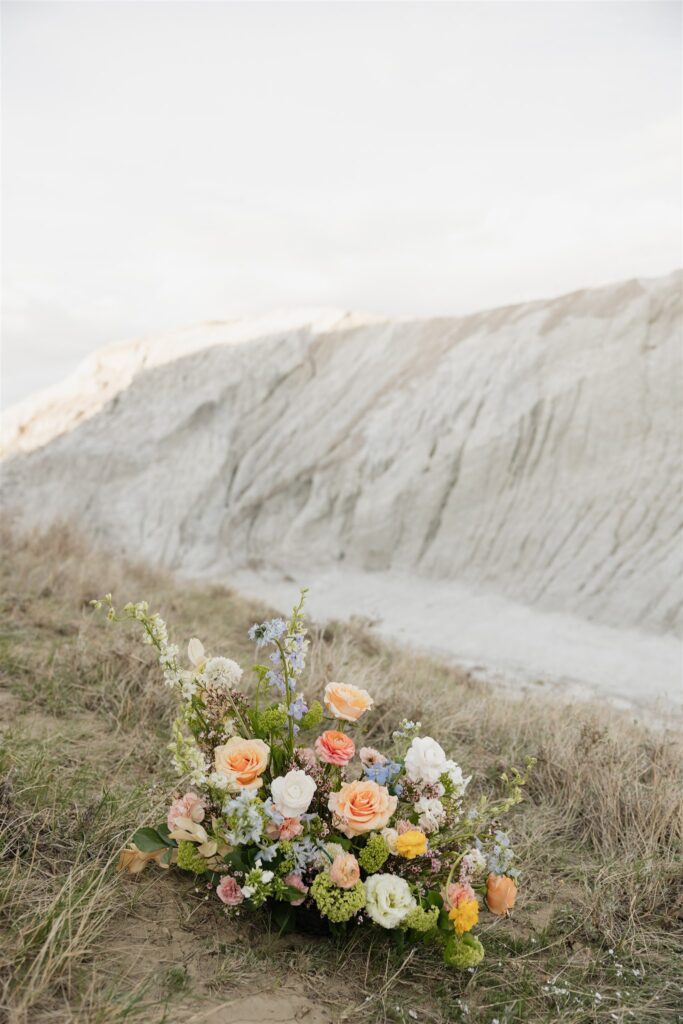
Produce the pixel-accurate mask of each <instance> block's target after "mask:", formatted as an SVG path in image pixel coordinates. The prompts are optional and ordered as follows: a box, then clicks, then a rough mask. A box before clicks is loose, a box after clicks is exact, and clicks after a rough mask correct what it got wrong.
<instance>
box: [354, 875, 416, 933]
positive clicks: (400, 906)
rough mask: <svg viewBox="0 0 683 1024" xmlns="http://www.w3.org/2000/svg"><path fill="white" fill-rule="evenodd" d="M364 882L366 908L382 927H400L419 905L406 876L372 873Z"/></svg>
mask: <svg viewBox="0 0 683 1024" xmlns="http://www.w3.org/2000/svg"><path fill="white" fill-rule="evenodd" d="M364 884H365V898H366V900H367V903H366V906H365V910H366V912H367V913H368V914H369V915H370V917H371V918H372V920H373V921H374V922H375V923H376V924H379V925H381V926H382V928H398V926H399V925H400V923H401V921H403V920H404V918H406V917H407V916H408V914H409V913H410V912H411V910H414V909H415V907H416V905H417V904H416V903H415V898H414V896H413V894H412V893H411V891H410V886H409V885H408V883H407V882H406V880H405V878H400V877H399V876H398V875H370V877H369V878H367V879H366V880H365V883H364Z"/></svg>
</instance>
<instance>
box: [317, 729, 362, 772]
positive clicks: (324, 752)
mask: <svg viewBox="0 0 683 1024" xmlns="http://www.w3.org/2000/svg"><path fill="white" fill-rule="evenodd" d="M315 752H316V754H317V755H318V757H319V758H320V760H321V761H326V762H327V764H338V765H342V766H343V765H345V764H348V763H349V761H350V760H351V758H352V757H353V755H354V754H355V753H356V744H355V743H354V742H353V740H352V739H351V737H350V736H347V735H346V733H343V732H337V730H336V729H326V730H325V732H324V733H321V735H320V736H318V738H317V740H316V741H315Z"/></svg>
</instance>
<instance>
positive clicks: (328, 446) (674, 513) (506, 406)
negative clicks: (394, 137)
mask: <svg viewBox="0 0 683 1024" xmlns="http://www.w3.org/2000/svg"><path fill="white" fill-rule="evenodd" d="M682 285H683V275H682V274H681V273H680V272H677V273H675V274H672V275H670V276H668V277H664V278H659V279H653V280H633V281H629V282H626V283H623V284H619V285H613V286H609V287H605V288H600V289H595V290H586V291H581V292H576V293H574V294H571V295H566V296H562V297H560V298H557V299H553V300H549V301H538V302H531V303H526V304H523V305H518V306H510V307H506V308H502V309H495V310H492V311H488V312H483V313H479V314H476V315H471V316H465V317H458V318H441V319H428V320H415V321H393V320H384V319H380V318H370V317H354V316H351V315H344V314H336V313H329V312H328V313H315V312H314V313H310V314H307V313H303V314H294V315H290V316H289V317H287V318H285V317H281V318H271V319H261V320H254V321H250V322H246V321H238V322H231V323H225V324H223V323H212V324H207V325H204V326H201V327H198V328H194V329H192V330H188V331H183V332H178V333H176V334H173V335H168V336H165V337H160V338H155V339H151V340H147V341H136V342H134V343H131V344H128V345H126V344H123V345H117V346H112V347H110V348H108V349H104V350H102V351H100V352H99V353H97V354H96V356H94V357H92V358H91V359H90V360H89V361H88V363H87V364H86V365H85V366H84V368H82V369H81V370H80V371H79V373H78V374H77V375H76V377H74V378H73V379H72V380H71V381H70V382H67V383H66V384H65V385H63V386H61V387H59V388H56V389H52V391H50V392H46V393H43V394H42V395H38V396H36V398H34V399H32V400H31V401H29V402H28V403H24V404H23V405H22V406H19V407H17V408H16V409H15V410H10V412H9V413H8V414H7V415H6V417H5V421H4V428H3V434H4V444H5V461H4V464H3V467H2V498H3V502H4V504H5V506H6V507H11V508H16V509H20V510H21V522H22V523H23V524H24V525H27V524H28V525H37V526H44V525H47V524H48V523H50V522H53V521H54V520H56V519H69V520H73V521H75V522H77V523H78V524H79V525H80V526H81V527H82V528H84V529H86V530H87V531H88V533H89V534H91V535H92V536H93V537H94V538H96V539H98V540H100V541H103V542H104V543H105V544H106V545H108V546H109V548H111V549H112V550H113V551H115V552H121V553H123V554H126V555H130V556H133V557H136V558H139V557H145V558H147V559H149V560H150V561H152V562H159V563H163V564H165V565H166V566H169V567H171V568H173V569H176V570H179V571H181V572H183V573H185V574H190V575H211V576H214V577H219V578H222V579H224V580H225V581H226V582H230V579H231V577H232V576H233V575H234V574H235V573H238V571H240V570H241V572H242V578H245V576H244V574H245V572H246V571H251V572H254V571H255V572H257V573H258V572H259V571H261V570H262V569H263V568H264V567H269V568H270V569H272V568H275V569H277V570H279V571H281V573H282V574H283V575H287V574H289V575H291V576H295V577H296V578H297V579H302V580H308V579H311V578H312V577H314V576H315V574H316V573H318V574H320V576H321V578H322V577H324V576H325V574H326V573H327V574H328V575H329V574H330V573H335V572H336V573H338V572H340V571H341V572H342V573H344V574H346V576H347V579H351V578H353V579H354V580H356V581H358V580H359V579H367V580H371V579H372V578H376V579H380V578H384V579H387V580H388V579H393V580H398V579H401V580H403V581H404V583H405V581H410V580H413V581H414V582H415V587H416V588H417V590H418V591H419V590H420V588H422V587H424V586H425V583H427V582H432V581H433V582H434V585H435V587H437V589H438V591H439V592H444V589H443V588H444V587H447V586H450V585H452V586H453V587H454V588H461V589H460V590H459V591H458V592H459V593H463V592H467V593H472V594H473V595H493V596H494V597H495V598H497V599H500V601H502V602H506V603H509V605H508V604H506V607H508V606H509V607H512V606H514V607H515V608H518V609H532V610H533V609H535V610H537V611H539V613H544V614H551V615H552V614H558V613H559V614H561V615H570V616H572V617H573V618H575V619H577V620H579V621H583V622H586V623H592V624H594V625H596V626H598V625H604V626H607V627H610V628H612V629H614V630H617V631H626V630H633V631H637V632H638V633H639V634H641V635H642V636H648V635H649V636H652V635H658V636H660V637H670V636H672V635H673V634H676V633H677V632H678V631H680V628H681V625H682V624H683V594H682V589H681V580H682V578H683V534H682V527H681V519H682V509H683V502H682V501H681V498H682V496H683V490H682V486H681V475H682V474H681V383H682V380H683V376H682V369H683V367H682V362H681V359H682V354H683V351H682V346H681V340H682V339H681V323H682V310H681V291H682ZM359 574H360V575H359ZM368 574H372V575H368ZM236 578H239V573H238V576H237V577H236ZM357 585H358V586H361V588H362V585H361V584H357ZM462 588H465V589H464V590H463V589H462ZM350 610H351V611H353V610H354V609H353V608H351V609H350ZM359 610H360V607H359ZM525 628H526V627H525ZM529 628H533V627H529ZM446 646H447V645H446ZM494 646H495V645H494ZM670 650H673V649H672V648H671V649H670ZM481 657H482V658H484V659H485V652H483V651H482V655H481Z"/></svg>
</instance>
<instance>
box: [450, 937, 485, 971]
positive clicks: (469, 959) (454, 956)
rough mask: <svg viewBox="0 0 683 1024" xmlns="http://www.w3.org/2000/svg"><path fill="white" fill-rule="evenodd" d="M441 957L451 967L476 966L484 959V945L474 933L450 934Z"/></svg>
mask: <svg viewBox="0 0 683 1024" xmlns="http://www.w3.org/2000/svg"><path fill="white" fill-rule="evenodd" d="M443 958H444V960H445V962H446V963H447V964H450V966H451V967H459V968H461V969H464V968H466V967H476V966H477V964H480V963H481V961H482V960H483V959H484V947H483V946H482V944H481V942H480V941H479V939H478V938H477V937H476V935H455V934H454V935H451V936H450V938H449V939H448V941H447V943H446V945H445V947H444V951H443Z"/></svg>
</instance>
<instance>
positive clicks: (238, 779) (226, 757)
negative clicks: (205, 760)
mask: <svg viewBox="0 0 683 1024" xmlns="http://www.w3.org/2000/svg"><path fill="white" fill-rule="evenodd" d="M269 757H270V747H269V746H268V744H267V743H264V742H263V740H244V739H242V737H241V736H231V737H230V739H229V740H228V742H227V743H225V744H224V745H223V746H222V747H216V749H215V750H214V752H213V758H214V763H215V765H216V771H217V772H224V773H225V774H226V775H227V776H228V778H229V779H230V781H231V783H234V785H236V786H237V787H238V788H240V789H258V788H259V787H260V786H261V785H262V783H263V779H261V778H259V776H260V775H262V774H263V772H264V771H265V770H266V768H267V767H268V758H269Z"/></svg>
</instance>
